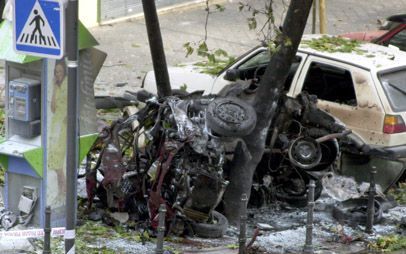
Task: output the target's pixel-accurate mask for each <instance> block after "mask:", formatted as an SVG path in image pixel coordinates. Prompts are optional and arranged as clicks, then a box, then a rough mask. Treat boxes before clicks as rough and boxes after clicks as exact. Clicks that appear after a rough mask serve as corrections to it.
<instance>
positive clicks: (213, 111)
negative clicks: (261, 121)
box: [206, 97, 257, 137]
mask: <svg viewBox="0 0 406 254" xmlns="http://www.w3.org/2000/svg"><path fill="white" fill-rule="evenodd" d="M206 120H207V126H208V127H209V128H210V129H211V130H212V132H213V133H215V134H218V135H221V136H228V137H230V136H234V137H235V136H245V135H248V134H249V133H251V132H252V131H253V129H254V128H255V125H256V122H257V115H256V113H255V110H254V108H253V107H252V106H251V105H249V104H248V103H246V102H244V101H242V100H240V99H238V98H235V97H231V98H217V99H215V100H213V101H212V102H210V104H209V105H208V108H207V114H206Z"/></svg>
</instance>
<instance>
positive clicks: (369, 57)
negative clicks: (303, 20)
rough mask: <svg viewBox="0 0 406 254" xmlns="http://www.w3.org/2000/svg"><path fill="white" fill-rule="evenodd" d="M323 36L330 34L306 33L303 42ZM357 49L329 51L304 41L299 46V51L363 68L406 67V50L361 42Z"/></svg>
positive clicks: (377, 69) (376, 69)
mask: <svg viewBox="0 0 406 254" xmlns="http://www.w3.org/2000/svg"><path fill="white" fill-rule="evenodd" d="M322 36H329V35H319V34H318V35H304V36H303V38H302V42H303V41H304V40H312V39H318V38H321V37H322ZM357 50H358V51H357V52H355V51H353V52H350V53H343V52H327V51H321V50H318V49H314V48H311V47H309V46H308V45H307V44H304V43H301V44H300V46H299V52H302V53H306V54H309V55H316V56H320V57H323V58H328V59H332V60H335V61H340V62H343V63H348V64H351V65H355V66H358V67H361V68H363V69H368V70H374V71H380V70H387V69H392V68H398V67H401V66H402V67H405V68H406V52H404V51H401V50H398V49H396V48H390V47H385V46H381V45H377V44H373V43H367V42H360V46H359V47H357Z"/></svg>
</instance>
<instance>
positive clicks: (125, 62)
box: [91, 0, 406, 95]
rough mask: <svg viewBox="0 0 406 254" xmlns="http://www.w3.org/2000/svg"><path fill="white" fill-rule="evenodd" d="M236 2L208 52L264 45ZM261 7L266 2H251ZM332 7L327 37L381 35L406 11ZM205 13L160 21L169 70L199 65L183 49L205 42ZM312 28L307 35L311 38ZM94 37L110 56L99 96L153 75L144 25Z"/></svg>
mask: <svg viewBox="0 0 406 254" xmlns="http://www.w3.org/2000/svg"><path fill="white" fill-rule="evenodd" d="M239 2H240V1H237V0H228V1H224V6H225V8H226V9H225V11H224V12H217V13H212V14H211V15H210V16H209V23H208V46H209V48H222V49H224V50H226V51H227V52H229V53H230V54H232V55H234V56H238V55H241V54H242V53H244V52H245V51H247V50H249V49H250V48H252V47H254V46H256V45H257V44H259V40H258V36H259V34H258V33H257V32H255V31H250V30H249V29H248V25H247V21H246V19H247V18H248V17H249V16H250V14H249V13H248V12H244V11H243V12H239V11H238V6H239ZM249 2H250V4H252V5H254V6H256V7H260V6H261V5H263V4H264V2H265V1H263V0H250V1H249ZM274 2H275V3H274V8H275V16H276V20H277V22H278V21H279V22H281V21H282V18H281V16H282V15H283V14H284V13H285V12H286V9H287V6H286V5H285V4H283V3H284V2H288V1H282V0H280V1H274ZM326 2H327V17H328V30H327V31H328V33H330V34H341V33H344V32H351V31H362V30H376V29H377V26H378V22H377V21H378V19H385V18H386V17H388V16H391V15H394V14H399V12H400V11H401V10H406V0H385V1H381V0H360V1H353V0H334V1H326ZM205 17H206V12H205V11H204V9H203V8H202V7H201V6H198V7H195V8H189V9H182V10H180V11H175V12H169V13H166V14H163V15H160V16H159V18H160V24H161V31H162V37H163V42H164V47H165V53H166V59H167V63H168V65H176V64H179V63H184V62H192V61H196V60H198V59H199V58H197V57H196V56H194V55H193V56H190V57H188V58H186V57H185V51H184V49H183V46H182V45H183V44H184V43H186V42H198V41H201V40H203V38H204V32H205V29H204V23H205ZM310 20H311V19H310V18H309V22H308V25H307V28H306V33H310V31H311V24H310ZM91 32H92V33H93V34H94V35H95V37H96V38H97V39H98V41H99V43H100V46H99V48H100V49H101V50H103V51H105V52H107V53H108V57H107V59H106V62H105V65H104V66H103V68H102V70H101V72H100V75H99V77H98V79H97V81H96V94H97V95H121V94H122V93H123V92H124V91H125V90H135V89H137V88H138V87H139V86H140V85H141V82H142V78H143V76H144V75H145V73H146V72H147V71H149V70H152V60H151V55H150V51H149V45H148V38H147V33H146V28H145V22H144V19H142V18H141V19H134V20H131V21H124V22H120V23H116V24H111V25H105V26H101V27H95V28H92V29H91Z"/></svg>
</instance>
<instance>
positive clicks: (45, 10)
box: [13, 0, 65, 59]
mask: <svg viewBox="0 0 406 254" xmlns="http://www.w3.org/2000/svg"><path fill="white" fill-rule="evenodd" d="M13 13H14V16H13V23H14V40H13V44H14V49H15V50H16V52H17V53H23V54H29V55H34V56H40V57H46V58H55V59H60V58H62V57H63V56H64V53H65V29H64V28H65V11H64V7H63V4H62V3H61V1H60V0H14V12H13Z"/></svg>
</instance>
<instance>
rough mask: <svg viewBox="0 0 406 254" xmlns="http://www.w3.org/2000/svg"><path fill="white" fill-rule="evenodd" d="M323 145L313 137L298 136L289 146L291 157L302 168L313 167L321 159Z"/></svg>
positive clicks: (294, 163) (293, 162)
mask: <svg viewBox="0 0 406 254" xmlns="http://www.w3.org/2000/svg"><path fill="white" fill-rule="evenodd" d="M321 157H322V153H321V147H320V145H319V143H317V142H316V140H314V139H312V138H309V137H307V138H302V137H300V138H298V139H296V140H294V141H293V142H292V144H291V145H290V147H289V159H290V162H292V164H293V165H295V166H297V167H299V168H302V169H311V168H313V167H315V166H317V165H318V164H319V162H320V160H321Z"/></svg>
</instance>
